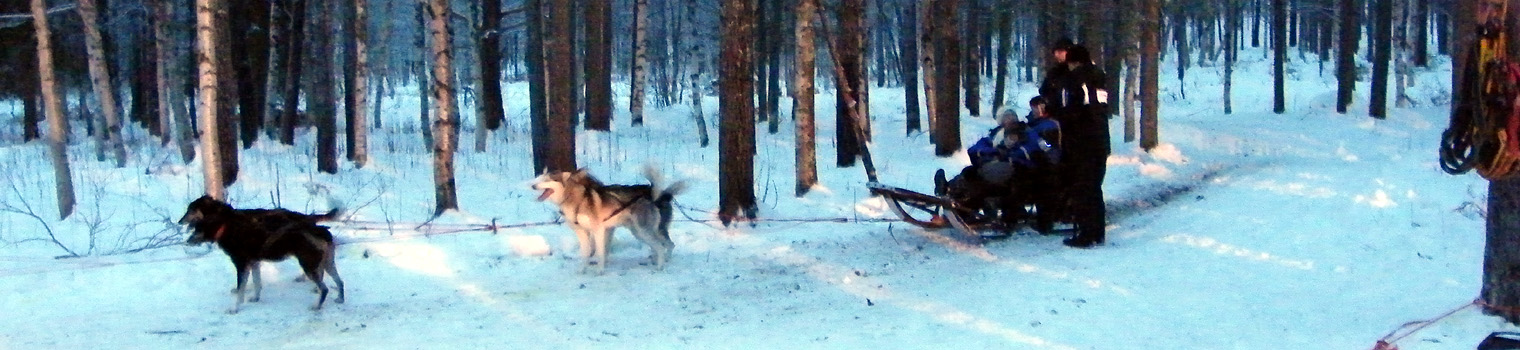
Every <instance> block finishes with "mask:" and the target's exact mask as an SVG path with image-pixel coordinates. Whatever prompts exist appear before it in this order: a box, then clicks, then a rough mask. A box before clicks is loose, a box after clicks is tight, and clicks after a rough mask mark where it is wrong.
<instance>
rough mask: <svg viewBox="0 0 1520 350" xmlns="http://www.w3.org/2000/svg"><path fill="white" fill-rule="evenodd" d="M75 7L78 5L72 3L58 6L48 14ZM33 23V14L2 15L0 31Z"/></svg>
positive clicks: (0, 17)
mask: <svg viewBox="0 0 1520 350" xmlns="http://www.w3.org/2000/svg"><path fill="white" fill-rule="evenodd" d="M75 6H78V3H74V2H70V3H68V4H64V5H58V6H55V7H53V8H50V9H48V10H47V14H49V15H52V14H54V13H58V12H63V11H69V10H73V9H74V7H75ZM31 21H32V14H31V13H7V14H0V29H5V28H10V27H15V26H19V25H23V24H27V23H29V22H31Z"/></svg>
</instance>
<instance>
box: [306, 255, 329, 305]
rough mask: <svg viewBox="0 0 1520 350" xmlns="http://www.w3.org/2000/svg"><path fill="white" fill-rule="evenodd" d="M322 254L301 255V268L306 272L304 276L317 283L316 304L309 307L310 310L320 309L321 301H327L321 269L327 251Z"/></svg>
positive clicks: (325, 284) (325, 286)
mask: <svg viewBox="0 0 1520 350" xmlns="http://www.w3.org/2000/svg"><path fill="white" fill-rule="evenodd" d="M322 255H323V256H316V257H312V256H309V255H308V256H302V257H301V270H302V271H305V272H306V278H308V279H311V280H312V282H314V283H313V284H316V285H317V305H313V306H312V307H311V309H312V310H321V309H322V303H323V302H326V301H327V283H322V270H323V269H324V268H323V266H322V265H324V264H325V263H326V260H327V257H326V255H327V253H323V254H322Z"/></svg>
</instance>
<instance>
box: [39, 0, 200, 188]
mask: <svg viewBox="0 0 1520 350" xmlns="http://www.w3.org/2000/svg"><path fill="white" fill-rule="evenodd" d="M33 1H34V2H40V1H42V0H33ZM222 8H223V3H222V0H195V27H196V28H195V34H196V35H195V38H196V48H195V51H196V53H197V55H198V57H197V58H196V62H197V63H196V65H197V66H199V67H200V79H198V80H199V81H200V82H199V88H197V89H196V92H197V93H196V95H197V96H196V98H195V101H196V105H197V109H196V115H198V116H199V117H200V119H201V120H200V130H201V135H200V137H201V165H202V167H203V169H204V171H205V182H206V195H208V196H211V198H216V199H223V200H225V199H226V198H227V193H226V189H227V187H226V185H225V183H224V182H223V181H222V157H221V156H222V153H221V142H220V140H219V138H220V137H221V136H222V135H221V133H219V132H218V131H217V128H218V125H219V124H220V123H219V122H220V120H219V119H218V118H217V110H218V108H219V106H218V105H217V104H218V103H221V102H222V100H221V96H219V93H220V90H221V79H222V76H221V74H223V73H224V72H222V71H221V68H222V65H221V59H222V58H221V57H220V54H221V52H220V50H218V48H217V46H218V45H220V44H221V42H220V41H218V40H216V39H217V35H216V27H217V26H219V25H221V24H222V23H218V22H217V21H216V19H217V18H216V17H217V16H216V12H217V11H221V10H222Z"/></svg>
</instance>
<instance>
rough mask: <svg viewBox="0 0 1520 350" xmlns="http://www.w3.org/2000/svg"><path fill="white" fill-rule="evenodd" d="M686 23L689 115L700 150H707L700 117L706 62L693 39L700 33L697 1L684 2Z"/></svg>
mask: <svg viewBox="0 0 1520 350" xmlns="http://www.w3.org/2000/svg"><path fill="white" fill-rule="evenodd" d="M686 22H687V28H688V30H689V31H690V33H688V34H689V36H690V37H691V38H693V39H692V40H689V44H688V49H687V52H686V66H687V70H688V71H689V72H690V76H689V77H690V78H689V79H686V83H687V84H688V85H690V89H689V90H691V101H690V102H691V115H692V118H693V121H695V122H696V123H697V143H698V145H700V146H701V147H702V148H707V145H708V144H709V143H710V142H711V140H708V137H707V120H706V118H705V117H703V116H702V114H703V112H702V91H703V88H704V86H705V84H704V83H703V81H705V79H704V78H703V76H704V75H705V72H706V69H705V68H704V67H705V65H703V62H707V59H706V57H707V56H705V55H702V54H701V51H700V47H701V42H702V41H701V40H696V39H695V38H696V37H698V35H699V34H700V33H701V32H700V31H699V30H698V29H697V28H698V27H697V0H686Z"/></svg>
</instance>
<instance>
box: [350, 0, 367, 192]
mask: <svg viewBox="0 0 1520 350" xmlns="http://www.w3.org/2000/svg"><path fill="white" fill-rule="evenodd" d="M353 6H354V12H353V22H351V24H350V25H351V26H352V28H353V35H354V39H353V45H352V46H350V48H351V49H353V52H354V55H352V56H350V57H352V58H353V59H354V61H353V63H351V64H352V65H353V67H354V76H353V77H351V78H349V80H348V88H349V90H351V91H352V93H349V94H348V106H349V107H348V113H349V117H348V121H349V123H350V125H349V127H348V132H349V133H350V136H349V138H350V140H352V141H351V142H350V143H349V145H348V159H349V160H352V161H353V162H354V168H363V167H364V165H365V164H367V163H369V121H368V120H365V113H364V112H365V111H366V110H365V109H366V108H370V104H369V101H368V97H369V50H368V49H369V45H368V44H367V42H368V41H369V24H368V23H369V16H368V15H367V13H366V11H365V9H364V8H365V7H368V6H369V2H368V1H367V0H354V4H353Z"/></svg>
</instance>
